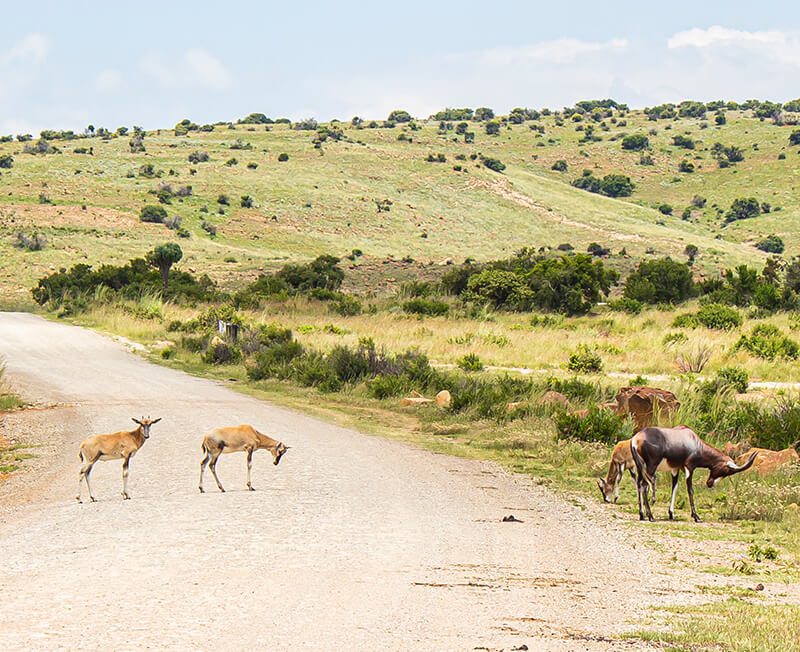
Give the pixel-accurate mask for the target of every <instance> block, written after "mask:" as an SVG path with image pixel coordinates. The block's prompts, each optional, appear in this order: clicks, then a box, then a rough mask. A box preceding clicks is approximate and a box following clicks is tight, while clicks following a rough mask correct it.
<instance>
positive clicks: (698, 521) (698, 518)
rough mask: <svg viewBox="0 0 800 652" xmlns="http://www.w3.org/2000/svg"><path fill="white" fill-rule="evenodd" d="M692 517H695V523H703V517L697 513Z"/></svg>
mask: <svg viewBox="0 0 800 652" xmlns="http://www.w3.org/2000/svg"><path fill="white" fill-rule="evenodd" d="M692 518H693V519H694V522H695V523H702V522H703V519H701V518H700V517H699V516H698V515H697V514H692Z"/></svg>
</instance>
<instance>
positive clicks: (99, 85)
mask: <svg viewBox="0 0 800 652" xmlns="http://www.w3.org/2000/svg"><path fill="white" fill-rule="evenodd" d="M94 86H95V88H96V89H97V90H98V91H100V92H102V93H107V92H110V91H115V90H117V89H118V88H120V87H121V86H122V73H121V72H120V71H119V70H114V69H113V68H112V69H109V70H103V71H102V72H100V73H98V74H97V76H96V77H95V78H94Z"/></svg>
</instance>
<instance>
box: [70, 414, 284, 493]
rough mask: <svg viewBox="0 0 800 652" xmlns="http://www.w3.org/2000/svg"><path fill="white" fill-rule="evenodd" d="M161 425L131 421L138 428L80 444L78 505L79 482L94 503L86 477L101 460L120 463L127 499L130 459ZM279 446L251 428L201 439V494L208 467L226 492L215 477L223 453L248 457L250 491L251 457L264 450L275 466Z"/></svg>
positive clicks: (231, 429)
mask: <svg viewBox="0 0 800 652" xmlns="http://www.w3.org/2000/svg"><path fill="white" fill-rule="evenodd" d="M159 421H161V419H160V418H158V419H150V418H149V417H148V418H147V419H145V418H144V417H142V418H141V419H133V422H134V423H136V424H137V427H136V428H135V429H133V430H122V431H120V432H112V433H109V434H107V435H92V436H91V437H87V438H86V439H84V440H83V441H82V442H81V447H80V450H79V452H78V458H79V459H80V460H81V462H83V466H82V467H81V470H80V472H79V474H78V495H77V496H75V498H76V500H77V501H78V502H81V482H82V481H84V480H85V481H86V489H87V490H88V491H89V499H90V500H91V501H92V502H95V498H94V496H93V495H92V488H91V486H90V485H89V474H90V473H91V472H92V467H94V465H95V462H97V461H102V460H120V459H121V460H122V498H123V500H128V499H130V495H129V494H128V467H129V466H130V463H131V458H132V457H133V456H134V455H136V451H138V450H139V449H140V448H141V447H142V445H143V444H144V442H145V441H147V439H149V438H150V427H151V426H152V425H153V424H155V423H158V422H159ZM289 448H290V447H289V446H286V445H285V444H283V443H282V442H279V441H277V440H275V439H272V437H267V436H266V435H264V434H261V433H260V432H258V431H257V430H256V429H255V428H253V426H247V425H242V426H228V427H226V428H215V429H214V430H211V431H210V432H207V433H206V434H205V435H204V436H203V452H204V453H205V454H206V456H205V457H204V458H203V461H202V462H200V484H199V487H198V488H199V489H200V493H204V491H203V471H205V468H206V465H209V468H210V469H211V474H212V475H213V476H214V480H216V482H217V487H219V490H220V491H221V492H223V493H224V492H225V489H224V487H223V486H222V483H221V482H220V481H219V478H218V477H217V470H216V469H217V460H218V459H219V456H220V455H222V453H238V452H244V453H247V488H248V490H250V491H255V489H253V484H252V483H251V481H250V470H251V467H252V463H253V453H255V452H256V451H257V450H259V449H262V450H267V451H269V452H270V453H272V463H273V464H274V465H275V466H278V462H280V461H281V457H283V455H284V454H285V453H286V451H287V450H288V449H289Z"/></svg>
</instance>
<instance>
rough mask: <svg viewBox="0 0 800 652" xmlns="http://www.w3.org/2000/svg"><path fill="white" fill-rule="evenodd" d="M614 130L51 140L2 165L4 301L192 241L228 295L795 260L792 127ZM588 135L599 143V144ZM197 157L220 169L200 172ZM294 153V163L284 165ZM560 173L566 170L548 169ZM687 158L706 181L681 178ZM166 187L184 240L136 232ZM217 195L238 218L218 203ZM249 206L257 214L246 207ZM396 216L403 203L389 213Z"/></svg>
mask: <svg viewBox="0 0 800 652" xmlns="http://www.w3.org/2000/svg"><path fill="white" fill-rule="evenodd" d="M617 116H619V118H618V117H617ZM612 117H613V118H614V119H613V121H612V120H606V119H604V120H602V121H590V119H589V118H588V117H585V118H583V119H582V120H580V121H575V120H573V119H567V118H565V117H564V116H563V115H549V116H543V117H540V118H539V119H537V120H535V121H531V120H528V121H525V122H523V123H522V124H510V123H505V122H504V123H502V124H501V126H500V129H499V133H497V134H496V135H488V134H487V133H486V130H485V123H482V122H470V123H469V125H468V130H469V131H470V132H472V133H474V134H475V136H474V142H473V143H466V142H464V140H465V138H464V136H463V135H461V134H457V133H456V130H455V126H457V121H454V122H453V123H450V124H445V125H440V122H439V121H436V120H427V121H421V122H416V123H413V127H415V128H412V126H411V125H410V124H409V123H399V124H397V125H396V126H394V127H393V128H388V127H384V126H382V125H383V124H384V123H380V124H381V126H378V127H377V128H369V127H367V126H366V124H364V125H362V128H357V127H355V126H353V125H352V124H351V123H350V122H347V123H335V124H333V125H331V127H339V128H341V129H342V131H343V133H342V138H341V139H340V140H338V141H337V140H332V139H330V138H329V139H328V140H326V141H325V142H323V143H322V144H321V146H320V147H319V148H317V147H315V144H314V142H313V141H314V139H315V137H316V135H317V132H316V131H315V130H297V129H293V128H292V126H291V125H287V124H269V125H266V126H265V125H245V124H237V125H228V124H218V125H216V126H214V128H213V131H201V130H192V131H189V133H188V134H186V135H182V136H176V135H175V133H174V130H173V129H162V130H158V131H151V132H147V133H146V135H145V138H144V147H145V149H146V151H145V152H138V153H131V147H130V146H129V141H130V133H129V134H127V135H117V134H113V135H112V136H111V137H109V136H105V137H101V136H97V135H95V136H92V137H81V138H78V139H74V140H63V139H52V140H51V141H50V146H51V147H52V146H55V147H56V148H58V150H60V151H59V152H57V153H47V154H41V153H36V154H32V153H25V152H24V148H25V147H26V146H28V147H30V146H36V145H37V139H33V140H32V141H30V142H25V143H21V142H17V141H16V140H12V141H10V142H4V143H0V157H2V156H4V155H10V156H11V157H12V158H13V166H12V167H11V168H4V169H2V170H0V172H2V176H0V193H2V194H1V195H0V289H2V292H3V294H4V295H5V297H6V298H8V297H14V296H23V295H24V294H25V293H26V291H27V288H29V287H30V286H31V285H32V284H33V283H34V281H35V279H36V278H38V277H40V276H42V275H43V274H45V273H47V272H48V271H50V270H56V269H58V268H60V267H68V266H71V265H73V264H76V263H79V262H86V263H89V264H94V263H97V262H100V261H112V260H115V261H124V260H127V259H129V258H131V257H134V256H139V255H142V254H143V253H144V252H146V251H147V250H149V249H151V248H152V247H153V246H154V245H155V244H158V243H160V242H163V241H166V240H176V241H178V242H179V243H180V245H181V247H182V248H183V250H184V252H185V256H184V260H183V262H182V266H183V267H184V268H188V269H192V270H194V271H196V272H198V273H202V272H207V273H209V274H210V275H211V276H212V277H213V278H215V279H216V280H218V281H220V282H221V283H222V284H223V285H224V286H226V287H232V286H235V285H237V284H238V283H240V282H241V279H243V278H251V277H252V276H254V275H255V274H257V273H258V272H259V271H260V270H266V269H271V268H274V267H275V266H277V265H280V264H281V263H282V262H283V261H285V260H287V259H295V258H297V259H303V258H309V257H312V256H315V255H317V254H319V253H333V254H336V255H344V254H346V253H348V252H350V251H351V250H352V249H355V248H358V249H361V250H363V252H364V254H365V256H364V258H361V259H359V260H358V261H357V262H355V263H353V265H354V266H357V265H361V266H362V267H365V268H366V267H370V266H372V268H373V271H374V270H375V269H378V268H379V266H380V264H381V263H382V262H384V261H385V260H386V259H387V258H391V259H393V260H398V261H399V260H401V259H403V258H406V260H408V259H409V258H410V259H414V260H415V261H416V263H415V264H418V265H421V266H427V265H430V263H432V262H433V263H436V262H441V261H442V260H443V259H447V258H451V259H453V260H454V261H455V262H461V261H462V260H463V259H465V258H467V257H472V258H475V259H478V260H485V259H489V258H495V257H502V256H506V255H509V254H511V253H513V252H514V251H515V250H517V249H519V248H520V247H522V246H535V247H541V246H549V247H555V246H557V245H559V244H562V243H569V244H571V245H572V246H574V247H575V249H576V250H585V249H586V247H587V245H588V244H589V243H592V242H598V243H600V244H601V245H603V246H606V247H608V248H610V250H611V253H610V260H609V262H610V263H611V264H613V265H615V266H618V267H620V268H629V267H630V266H632V265H633V264H635V262H636V260H638V259H639V258H640V257H642V256H646V255H665V254H668V255H671V256H673V257H675V258H678V259H681V260H682V259H685V256H684V253H683V252H684V248H685V247H686V245H687V244H693V245H696V246H697V247H698V249H699V254H698V257H697V263H696V269H698V271H712V270H713V271H717V270H719V268H720V267H723V266H730V265H732V264H734V263H737V262H751V263H757V262H758V261H760V260H763V259H764V257H765V254H764V253H762V252H761V251H758V250H757V249H756V248H755V247H754V246H753V244H754V243H755V242H756V241H757V240H759V239H760V238H762V237H763V236H765V235H768V234H773V233H774V234H778V235H780V236H781V237H782V238H783V240H784V241H785V243H786V245H787V251H786V254H788V255H792V254H793V253H794V252H795V251H796V250H797V247H798V245H799V244H800V229H799V228H798V225H799V224H800V221H799V220H798V214H799V213H800V202H798V193H797V191H796V188H795V184H796V180H795V178H796V176H797V175H796V174H795V172H796V170H795V167H796V160H797V151H796V150H797V148H796V147H790V145H789V134H790V132H791V129H792V128H791V127H781V126H777V125H775V124H773V122H772V121H768V120H767V121H761V120H759V119H757V118H754V117H752V115H751V112H749V111H747V112H744V111H728V112H727V124H724V125H715V124H714V120H713V116H707V117H706V118H703V119H696V118H681V119H675V120H658V121H650V120H648V118H647V116H646V115H645V114H643V113H642V112H622V113H620V112H616V111H615V112H614V115H613V116H612ZM588 122H592V126H593V131H592V133H591V135H592V137H593V138H595V139H596V138H599V140H591V139H589V140H587V139H586V133H587V132H586V128H585V125H586V124H587V123H588ZM442 126H444V129H442ZM579 127H580V128H581V129H580V130H578V128H579ZM654 132H655V133H654ZM637 133H639V134H644V135H647V137H648V140H649V147H648V149H647V150H646V151H645V152H644V153H645V154H646V155H647V156H648V157H649V159H650V160H649V161H647V164H642V153H641V152H639V151H626V150H623V148H622V147H621V140H622V137H623V136H624V135H626V134H637ZM676 135H683V136H685V137H686V138H690V139H691V140H692V141H693V144H694V149H692V150H688V149H685V148H683V147H678V146H675V145H673V144H672V143H673V137H674V136H676ZM582 139H583V141H584V142H581V140H582ZM716 142H720V143H722V144H724V145H726V146H728V145H736V146H737V147H739V148H741V150H742V151H743V153H744V160H743V161H741V162H738V163H736V164H734V165H731V166H730V167H727V168H720V167H719V166H718V164H717V162H716V161H715V160H714V158H713V157H712V152H711V148H712V145H713V144H714V143H716ZM89 148H91V150H90V149H89ZM76 150H78V152H81V151H82V150H87V151H86V153H76ZM193 152H200V153H207V154H208V157H209V160H208V161H207V162H197V163H190V162H189V155H190V154H192V153H193ZM281 153H286V154H288V160H286V161H283V162H280V161H279V160H278V157H279V155H280V154H281ZM781 154H783V155H784V158H779V156H780V155H781ZM429 156H430V157H431V158H433V159H434V160H435V162H429V161H428V160H427V159H428V158H429ZM485 157H491V158H496V159H498V160H500V161H501V162H502V163H504V164H505V165H506V168H505V170H503V172H495V171H493V170H490V169H488V168H487V167H486V166H484V165H483V164H482V160H483V158H485ZM441 158H444V159H445V160H444V161H441V162H439V159H441ZM231 159H235V162H234V161H232V160H231ZM559 160H563V161H564V162H565V163H566V166H567V169H566V171H561V172H558V171H555V170H553V169H551V168H552V166H553V164H554V163H555V162H556V161H559ZM682 160H687V161H690V162H691V163H692V164H693V165H694V166H695V171H694V172H693V173H679V172H678V165H679V163H680V161H682ZM146 166H152V170H149V169H148V168H147V167H146ZM458 168H460V170H458ZM583 170H589V171H591V172H592V174H593V175H595V176H597V177H603V176H604V175H606V174H610V173H620V174H623V175H627V176H630V178H631V180H632V181H633V182H634V184H635V190H634V192H633V194H632V195H631V196H630V197H625V198H617V199H613V198H610V197H605V196H601V195H599V194H593V193H590V192H587V191H585V190H581V189H578V188H575V187H573V186H572V185H570V182H571V181H572V180H574V179H575V178H577V177H580V176H581V175H582V174H583ZM187 187H191V194H187V193H188V192H189V190H187ZM159 189H161V190H162V191H166V193H163V192H162V196H163V197H164V198H165V199H167V200H168V201H170V202H171V203H169V204H166V205H164V208H166V209H167V212H168V215H169V216H170V217H172V218H174V217H180V218H181V220H182V222H181V225H180V227H181V229H183V231H182V232H179V231H176V230H169V229H168V228H166V227H165V226H164V225H163V224H150V223H143V222H141V221H140V220H139V210H140V209H141V207H142V206H144V205H145V204H156V203H158V199H157V196H156V193H157V191H158V190H159ZM181 189H182V190H181ZM170 194H171V195H173V196H172V197H171V198H169V197H167V196H166V195H170ZM180 194H184V195H185V196H179V195H180ZM220 195H225V196H226V198H227V204H221V203H219V200H220V199H221V198H220ZM245 195H246V196H248V197H250V198H251V199H252V202H253V204H252V207H249V208H245V207H242V206H241V204H242V201H241V198H242V196H245ZM695 196H699V197H702V198H705V200H706V201H705V204H704V206H702V207H693V208H692V209H691V210H690V211H689V212H688V213H686V214H685V215H684V209H685V208H686V207H687V206H690V204H691V202H692V198H694V197H695ZM750 196H755V197H756V198H757V199H758V201H759V202H767V203H769V204H770V207H771V212H769V213H767V214H762V215H760V216H758V217H755V218H752V219H747V220H741V221H738V222H734V223H733V224H730V225H727V226H726V225H725V222H724V213H725V212H726V211H727V210H728V208H729V206H730V204H731V202H732V201H733V200H734V199H736V198H738V197H750ZM384 200H389V202H391V203H388V202H385V203H384V204H383V206H384V207H385V208H388V210H384V211H382V212H379V211H378V202H384ZM662 204H668V205H670V206H671V208H672V214H671V215H669V214H663V212H662V211H659V210H658V206H660V205H662ZM662 210H663V211H666V210H668V209H667V208H666V207H665V208H663V209H662ZM683 217H685V218H686V219H683ZM204 223H205V228H204V227H203V224H204ZM214 229H216V235H213V236H212V235H211V234H210V233H209V231H213V230H214ZM37 232H38V233H42V234H44V235H45V237H46V238H47V243H48V244H47V245H46V246H45V247H44V248H43V249H42V250H41V251H27V250H25V249H23V248H20V247H19V246H17V240H18V234H20V233H22V234H23V235H26V236H29V237H30V236H32V235H33V234H35V233H37ZM179 233H180V234H181V235H182V236H184V237H179ZM391 269H392V266H391V265H389V266H388V267H386V270H387V273H393V272H390V271H389V270H391ZM376 287H377V285H369V284H368V285H366V286H365V287H364V289H370V290H374V289H375V288H376Z"/></svg>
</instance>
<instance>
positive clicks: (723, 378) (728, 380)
mask: <svg viewBox="0 0 800 652" xmlns="http://www.w3.org/2000/svg"><path fill="white" fill-rule="evenodd" d="M715 381H716V382H717V384H719V385H720V386H725V385H728V386H730V387H733V388H734V389H735V390H736V391H737V392H739V394H744V393H745V392H746V391H747V387H748V385H749V383H750V379H749V378H748V376H747V372H746V371H745V370H744V369H742V368H741V367H723V368H722V369H720V370H719V371H717V375H716V377H715Z"/></svg>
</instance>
